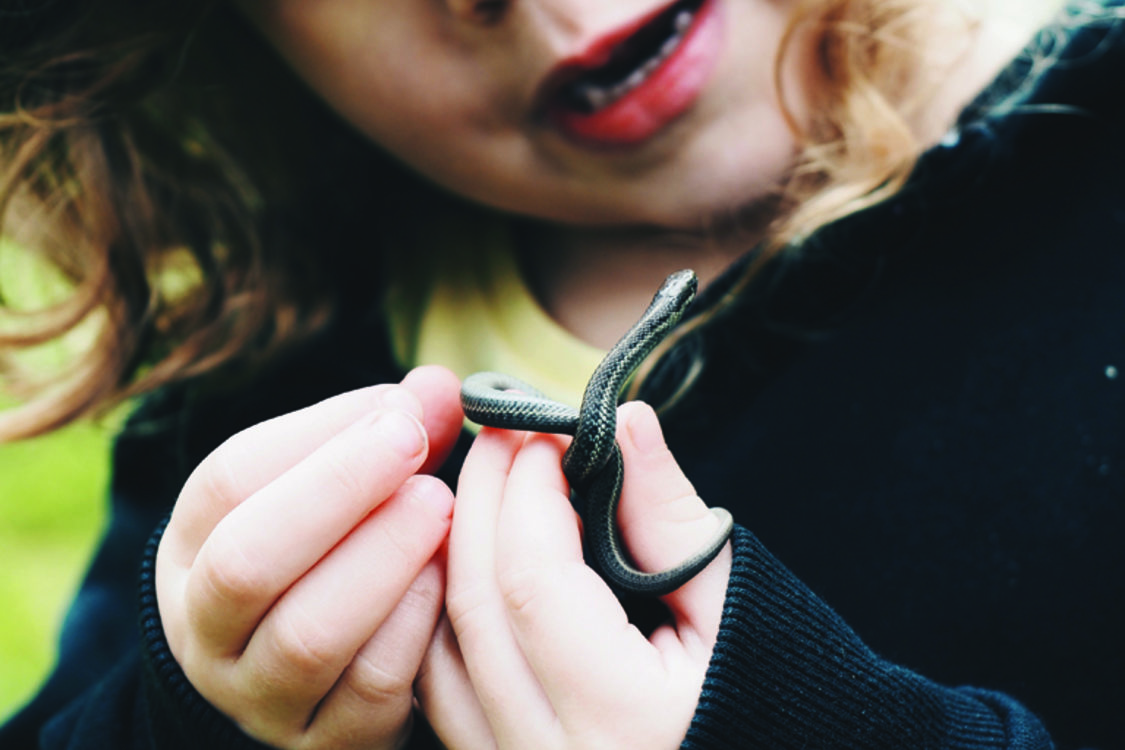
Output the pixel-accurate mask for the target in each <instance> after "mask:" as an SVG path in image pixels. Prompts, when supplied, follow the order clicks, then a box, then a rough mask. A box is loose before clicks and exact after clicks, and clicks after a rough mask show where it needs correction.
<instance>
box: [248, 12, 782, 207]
mask: <svg viewBox="0 0 1125 750" xmlns="http://www.w3.org/2000/svg"><path fill="white" fill-rule="evenodd" d="M239 1H240V3H241V5H242V6H243V7H244V9H245V10H246V12H247V13H248V15H249V16H250V17H251V18H252V19H253V21H254V22H255V24H256V25H258V26H259V27H260V28H261V29H262V30H263V32H264V33H265V34H266V36H267V37H268V38H269V39H270V40H271V41H272V42H273V44H274V45H276V47H277V48H278V49H279V50H280V51H281V53H282V54H283V55H284V56H285V57H286V59H288V60H289V62H290V63H291V64H292V65H293V66H294V68H295V69H296V70H297V71H298V72H299V73H300V74H301V75H302V76H303V77H304V78H305V79H306V80H307V81H308V82H309V83H310V84H311V86H312V87H313V88H314V89H315V90H316V91H318V92H319V93H320V95H321V96H323V97H324V98H325V99H326V100H327V101H328V102H329V103H330V104H331V105H332V106H333V107H334V108H335V109H336V110H337V111H339V112H340V113H341V114H342V115H343V116H344V117H345V118H346V119H347V120H348V121H350V122H351V123H352V124H353V125H355V127H357V128H358V129H359V130H361V131H362V132H364V133H365V134H367V135H368V136H369V137H371V138H372V140H374V141H376V142H377V143H379V144H381V145H382V146H383V147H385V148H386V149H388V150H390V151H391V152H393V153H394V154H396V155H398V156H399V157H400V158H401V159H403V160H404V161H405V162H407V163H408V164H410V165H412V166H413V167H414V168H415V169H417V170H418V171H420V172H422V173H423V174H425V175H428V176H429V177H430V178H432V179H433V180H435V181H436V182H438V183H440V184H442V185H445V186H446V187H448V188H449V189H451V190H453V191H455V192H458V193H461V194H463V195H465V196H467V197H469V198H472V199H475V200H478V201H481V202H483V203H486V204H489V205H492V206H496V207H499V208H502V209H505V210H508V211H513V212H517V213H521V214H526V215H530V216H534V217H540V218H545V219H551V220H556V221H563V222H569V223H578V224H603V225H605V224H622V225H624V224H634V223H648V224H656V225H660V226H669V227H682V228H692V227H694V226H696V225H698V222H699V221H700V220H702V219H706V218H707V217H709V216H710V215H712V214H714V213H716V212H725V211H728V210H731V209H734V208H737V207H739V206H741V205H743V204H745V203H747V202H749V201H752V200H753V199H755V198H757V197H759V196H761V195H762V193H763V190H764V189H766V188H767V187H768V186H769V185H770V184H772V182H773V181H774V180H776V179H777V177H778V176H779V175H780V174H781V173H783V172H784V170H785V169H786V168H787V167H788V166H789V164H790V161H791V159H792V151H793V140H792V136H791V135H790V133H789V131H788V129H787V127H786V125H785V122H784V120H783V118H782V116H781V114H780V110H779V107H778V104H777V102H776V101H775V98H774V95H773V83H772V76H773V60H774V54H775V52H776V50H777V46H778V43H779V41H780V38H781V34H782V31H783V29H784V27H785V24H786V20H787V16H786V14H787V9H788V6H789V4H790V0H705V1H704V2H703V3H702V5H701V4H700V1H699V0H680V1H679V2H676V3H673V2H671V0H239ZM491 13H495V16H494V17H492V16H490V14H491ZM689 22H690V23H689ZM677 28H679V29H681V30H679V31H678V30H677ZM626 40H628V41H626ZM669 40H671V41H669ZM662 48H663V49H664V50H665V52H664V53H662V52H661V51H660V50H661V49H662ZM611 54H612V55H614V56H616V58H624V59H617V60H615V61H614V62H612V63H609V64H608V65H607V62H608V58H609V56H610V55H611ZM646 63H647V67H646ZM599 66H602V67H601V68H600V69H599ZM637 71H641V72H640V73H638V72H637ZM646 72H647V75H648V78H647V79H644V74H645V73H646ZM796 72H799V71H796ZM787 73H788V71H787ZM630 76H632V79H631V80H630ZM621 81H626V83H625V85H624V87H623V88H618V89H617V90H614V89H615V86H617V85H618V84H619V82H621ZM638 81H639V82H638Z"/></svg>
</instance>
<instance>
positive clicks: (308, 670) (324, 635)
mask: <svg viewBox="0 0 1125 750" xmlns="http://www.w3.org/2000/svg"><path fill="white" fill-rule="evenodd" d="M277 618H278V626H277V628H276V630H275V632H274V633H273V639H274V644H273V648H274V649H275V651H276V653H277V657H278V659H279V661H280V663H282V664H284V665H285V666H286V669H287V670H290V671H291V672H292V674H293V675H294V677H295V678H296V679H298V680H301V681H304V680H313V679H318V678H321V679H322V678H323V676H324V675H325V674H326V673H332V672H336V673H338V672H339V671H340V669H341V667H342V664H341V656H340V648H339V644H338V643H336V639H335V638H333V635H332V632H331V630H330V629H329V628H326V627H324V625H323V624H322V623H320V622H318V621H317V620H316V619H314V618H311V617H308V616H306V615H304V614H301V613H299V612H294V611H292V610H289V611H288V612H285V613H282V612H279V613H277Z"/></svg>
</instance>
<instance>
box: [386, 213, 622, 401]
mask: <svg viewBox="0 0 1125 750" xmlns="http://www.w3.org/2000/svg"><path fill="white" fill-rule="evenodd" d="M481 223H482V224H484V226H477V225H476V224H477V222H473V225H472V226H464V227H450V226H447V227H444V228H443V231H442V232H441V233H440V235H439V236H438V237H436V238H435V240H434V241H435V242H436V243H437V244H436V245H435V251H434V252H433V253H429V252H427V253H425V254H424V255H425V256H426V257H419V258H414V259H412V262H411V263H410V264H404V265H407V267H406V268H405V269H404V271H403V275H402V278H400V279H399V280H398V282H397V283H396V284H395V285H394V286H393V287H392V290H391V294H390V295H389V296H388V309H387V320H388V323H389V325H390V332H391V341H392V345H393V347H394V353H395V357H396V358H397V359H398V361H399V363H400V364H401V365H403V366H404V367H405V368H407V369H409V368H411V367H416V366H418V365H423V364H439V365H444V366H445V367H448V368H449V369H451V370H453V372H455V373H456V374H457V376H458V377H460V378H461V379H464V378H465V377H466V376H468V375H470V374H472V373H474V372H479V371H482V370H492V371H495V372H502V373H506V374H508V375H513V376H515V377H517V378H519V379H520V380H523V381H525V382H527V383H528V384H529V385H533V386H535V387H536V388H538V389H539V390H540V391H542V392H543V393H545V394H546V395H547V396H549V397H550V398H552V399H555V400H556V401H559V402H561V403H565V404H570V405H572V406H575V407H577V406H578V405H579V403H580V402H581V400H582V392H583V390H584V389H585V387H586V381H587V380H589V378H590V375H591V374H592V373H593V372H594V369H595V368H596V367H597V365H598V363H599V362H601V360H602V357H604V356H605V352H604V351H602V350H601V349H598V348H596V347H594V346H591V345H589V344H587V343H585V342H583V341H581V340H580V339H578V338H576V337H574V336H573V335H571V334H570V333H569V332H567V331H566V330H564V329H563V328H562V327H561V326H559V325H558V324H557V323H556V322H555V321H554V320H552V319H551V318H550V316H548V315H547V313H546V312H545V311H544V310H543V308H542V307H540V305H539V303H538V302H537V301H536V300H535V298H534V297H533V296H532V294H531V291H530V290H529V289H528V287H527V284H526V283H525V282H524V280H523V277H522V276H521V275H520V271H519V268H518V265H517V263H516V257H515V251H514V248H513V243H512V238H511V235H510V232H509V230H508V226H507V225H506V224H505V223H503V222H501V221H500V220H496V221H493V222H491V223H488V222H481Z"/></svg>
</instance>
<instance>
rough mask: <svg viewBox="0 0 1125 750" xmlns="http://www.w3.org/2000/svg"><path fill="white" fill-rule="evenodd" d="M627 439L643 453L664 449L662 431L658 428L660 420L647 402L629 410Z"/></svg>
mask: <svg viewBox="0 0 1125 750" xmlns="http://www.w3.org/2000/svg"><path fill="white" fill-rule="evenodd" d="M626 427H627V429H628V432H629V440H630V441H631V442H632V443H633V446H634V447H635V448H636V449H637V450H638V451H640V452H641V453H643V454H652V453H656V452H658V451H661V450H663V449H664V433H663V432H661V430H660V420H658V419H657V418H656V412H654V411H653V410H652V407H651V406H649V405H648V404H640V405H638V406H636V407H632V408H630V410H629V421H628V424H627V425H626Z"/></svg>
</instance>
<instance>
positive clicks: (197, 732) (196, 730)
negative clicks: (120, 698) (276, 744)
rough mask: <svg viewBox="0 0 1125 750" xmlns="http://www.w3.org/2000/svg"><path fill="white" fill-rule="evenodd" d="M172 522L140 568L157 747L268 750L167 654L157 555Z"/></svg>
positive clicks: (143, 632)
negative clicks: (217, 706)
mask: <svg viewBox="0 0 1125 750" xmlns="http://www.w3.org/2000/svg"><path fill="white" fill-rule="evenodd" d="M167 523H168V522H167V520H165V521H164V522H163V523H161V524H160V526H159V527H157V529H156V531H155V532H154V533H153V535H152V536H151V537H150V538H149V540H148V543H147V544H146V545H145V554H144V560H143V562H142V563H141V589H140V606H141V611H140V628H141V653H142V657H143V659H144V665H145V673H144V675H143V681H144V688H145V694H146V697H147V699H148V706H149V722H150V725H151V729H152V735H153V741H154V744H155V746H156V747H159V748H162V750H163V749H165V748H168V749H171V748H176V749H180V748H182V749H183V750H198V749H199V748H207V750H261V749H262V748H266V747H267V746H266V745H263V744H261V743H259V742H257V741H255V740H253V739H251V738H250V737H249V736H247V735H246V734H245V733H243V732H242V730H240V729H239V728H238V726H237V725H235V723H234V722H233V721H231V720H230V719H229V718H227V717H226V716H225V715H224V714H222V713H220V712H219V711H218V710H217V709H215V707H214V706H212V705H211V704H210V703H208V702H207V701H206V700H205V699H204V698H203V696H201V695H200V694H199V693H198V692H197V691H196V690H195V688H194V687H193V686H192V684H191V683H190V682H188V679H187V677H186V676H185V675H184V672H183V670H182V669H180V665H179V664H178V663H177V662H176V659H175V658H174V657H173V656H172V651H171V649H169V648H168V641H167V639H166V638H165V637H164V626H163V624H162V623H161V620H160V611H159V609H158V608H157V605H156V549H157V547H158V546H159V545H160V538H161V537H162V536H163V535H164V528H165V527H166V526H167Z"/></svg>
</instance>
